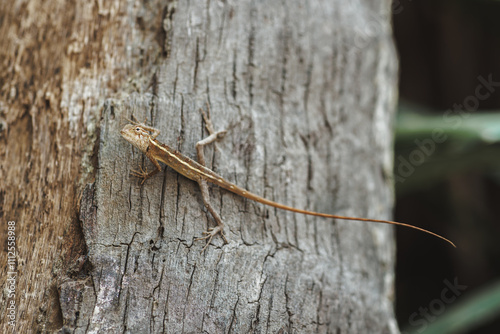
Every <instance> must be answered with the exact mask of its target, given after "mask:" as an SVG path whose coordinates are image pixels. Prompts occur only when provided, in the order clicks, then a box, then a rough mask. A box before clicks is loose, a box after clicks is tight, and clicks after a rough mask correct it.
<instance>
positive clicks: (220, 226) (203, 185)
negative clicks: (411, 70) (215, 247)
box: [195, 180, 227, 253]
mask: <svg viewBox="0 0 500 334" xmlns="http://www.w3.org/2000/svg"><path fill="white" fill-rule="evenodd" d="M198 184H199V186H200V190H201V197H202V199H203V203H204V204H205V207H206V208H207V210H208V211H209V212H210V214H211V215H212V217H213V218H214V220H215V221H216V222H217V226H216V227H213V228H209V229H208V230H207V231H205V232H203V234H205V236H203V237H200V238H196V239H195V241H198V240H206V239H208V240H207V244H206V245H205V247H203V249H202V250H201V252H202V253H203V252H204V251H205V249H206V248H207V247H208V245H210V242H211V241H212V238H213V237H214V236H216V235H217V234H219V233H220V235H221V237H222V239H224V242H225V243H227V239H226V236H225V235H224V223H222V219H221V218H220V216H219V214H218V213H217V211H215V210H214V208H213V207H212V205H211V204H210V195H209V192H208V185H207V182H206V181H205V180H199V181H198Z"/></svg>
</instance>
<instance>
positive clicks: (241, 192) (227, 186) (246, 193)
mask: <svg viewBox="0 0 500 334" xmlns="http://www.w3.org/2000/svg"><path fill="white" fill-rule="evenodd" d="M214 183H215V184H217V185H218V186H219V187H221V188H224V189H227V190H229V191H231V192H233V193H235V194H237V195H240V196H242V197H245V198H248V199H251V200H253V201H256V202H260V203H263V204H266V205H269V206H272V207H275V208H278V209H283V210H287V211H292V212H297V213H302V214H304V215H310V216H317V217H325V218H334V219H343V220H357V221H362V222H372V223H381V224H391V225H399V226H405V227H409V228H412V229H414V230H419V231H422V232H425V233H427V234H430V235H433V236H435V237H437V238H439V239H442V240H444V241H446V242H447V243H449V244H451V245H452V246H453V247H455V248H457V246H455V244H454V243H453V242H451V241H450V240H448V239H446V238H445V237H443V236H440V235H439V234H437V233H434V232H431V231H429V230H426V229H424V228H421V227H418V226H414V225H410V224H405V223H400V222H395V221H390V220H381V219H369V218H357V217H346V216H339V215H331V214H327V213H320V212H314V211H307V210H301V209H296V208H293V207H291V206H288V205H283V204H280V203H277V202H274V201H271V200H268V199H266V198H263V197H260V196H258V195H255V194H253V193H251V192H249V191H248V190H245V189H243V188H240V187H238V186H237V185H235V184H229V183H228V184H226V183H224V182H217V181H216V182H214Z"/></svg>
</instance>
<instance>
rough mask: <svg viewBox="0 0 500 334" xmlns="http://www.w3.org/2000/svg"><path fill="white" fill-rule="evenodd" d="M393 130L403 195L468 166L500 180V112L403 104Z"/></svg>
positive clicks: (398, 187)
mask: <svg viewBox="0 0 500 334" xmlns="http://www.w3.org/2000/svg"><path fill="white" fill-rule="evenodd" d="M395 132H396V140H395V164H394V173H395V180H396V190H397V191H398V193H399V194H404V193H406V192H411V191H414V190H416V189H421V188H423V187H427V186H430V185H432V184H433V183H435V182H439V181H441V180H442V179H444V178H446V177H448V176H449V175H450V174H453V173H458V172H463V171H466V170H474V171H479V172H483V173H484V172H486V173H489V174H490V175H491V176H492V177H493V178H494V179H496V180H498V181H499V182H500V178H499V177H498V176H499V175H500V174H499V173H498V171H500V113H496V112H474V113H463V114H462V115H460V114H457V113H453V112H451V110H449V111H443V112H439V113H436V112H431V111H430V110H426V109H424V108H422V107H416V106H413V105H411V104H405V103H401V104H400V106H399V112H398V116H397V121H396V131H395ZM436 138H440V139H442V140H436ZM417 158H418V159H417Z"/></svg>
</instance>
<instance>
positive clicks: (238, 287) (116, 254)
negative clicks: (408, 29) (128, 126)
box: [0, 0, 398, 333]
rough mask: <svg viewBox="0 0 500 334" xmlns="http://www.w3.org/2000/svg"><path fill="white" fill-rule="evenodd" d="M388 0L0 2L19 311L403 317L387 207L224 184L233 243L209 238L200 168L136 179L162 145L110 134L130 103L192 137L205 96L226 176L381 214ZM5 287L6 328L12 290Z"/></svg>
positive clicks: (116, 324) (131, 323)
mask: <svg viewBox="0 0 500 334" xmlns="http://www.w3.org/2000/svg"><path fill="white" fill-rule="evenodd" d="M389 9H390V1H388V0H385V1H379V2H374V1H368V0H365V1H362V2H355V3H352V2H349V1H341V0H335V1H326V0H323V1H320V0H317V1H307V2H302V1H286V2H285V1H280V2H279V1H265V2H264V1H251V0H246V1H238V2H231V1H207V2H186V1H148V2H141V3H139V2H125V1H109V2H104V1H103V2H100V1H97V2H83V1H82V2H78V3H76V4H70V3H66V2H56V1H45V2H43V3H42V2H34V1H11V2H9V5H8V6H2V9H0V11H1V12H0V15H1V20H0V22H1V26H0V36H1V37H0V43H1V45H3V46H4V47H3V48H2V50H1V51H0V54H1V56H2V57H1V58H2V59H3V60H2V63H1V66H2V70H1V73H0V78H1V80H2V81H1V82H0V88H1V105H0V117H1V124H0V125H1V130H2V132H0V141H1V146H0V156H1V162H0V164H1V165H0V177H1V180H2V181H1V182H2V183H1V186H0V205H1V207H0V209H1V210H0V219H1V220H2V230H3V231H6V222H7V221H9V220H12V221H16V224H17V225H16V228H17V229H16V233H17V234H16V236H17V238H18V239H17V241H18V243H17V251H18V261H19V264H18V268H17V270H18V279H17V283H16V284H17V285H16V292H17V293H16V297H15V300H16V303H17V304H16V306H17V309H16V312H17V313H16V314H17V319H16V328H17V330H18V331H19V332H31V331H32V330H33V329H37V330H39V331H42V332H44V331H47V332H52V331H56V330H59V329H61V328H64V329H65V330H67V331H68V332H74V333H84V332H88V333H105V332H110V333H115V332H127V333H161V332H164V333H184V332H186V333H201V332H207V333H248V332H257V333H333V332H342V333H346V332H347V333H364V332H370V333H396V332H398V329H397V325H396V323H395V320H394V314H393V305H392V302H393V297H394V296H393V281H394V273H393V267H394V242H393V233H392V229H391V227H389V226H383V225H377V224H366V223H357V222H342V221H329V220H325V219H319V218H313V217H308V216H307V217H306V216H302V215H298V214H292V213H288V212H283V211H280V210H275V209H273V208H268V207H264V206H263V205H260V204H256V203H253V202H251V201H248V200H244V199H242V198H239V197H237V196H235V195H233V194H231V193H229V192H227V191H224V190H220V189H218V188H216V187H214V188H212V189H211V195H212V200H213V204H214V205H215V207H216V208H217V210H218V211H219V212H220V215H221V217H222V218H223V220H224V221H225V223H226V229H225V231H226V236H227V238H228V239H229V244H225V245H224V244H223V242H222V240H221V239H220V238H216V239H215V240H214V241H213V242H212V244H211V245H210V246H209V247H208V248H207V250H206V252H205V253H200V250H201V249H202V247H203V246H204V243H203V242H200V241H197V242H196V241H194V239H195V238H196V237H198V236H200V235H201V232H202V231H204V230H205V229H206V228H207V227H208V226H211V225H213V224H214V222H213V221H212V219H211V217H210V216H209V214H208V213H207V212H206V211H205V210H204V208H203V204H202V201H201V197H200V192H199V189H198V187H197V185H196V184H195V183H194V182H192V181H190V180H187V179H185V178H183V177H181V176H179V175H178V174H176V173H175V172H173V171H172V170H170V169H166V171H165V172H164V173H160V174H157V175H156V176H155V177H153V178H152V179H150V180H148V181H147V182H146V183H145V184H144V185H143V186H142V187H141V186H140V185H139V183H138V181H137V180H136V179H133V178H131V177H129V175H128V174H129V172H130V170H131V169H132V168H136V167H137V166H138V165H139V164H142V163H145V164H146V166H149V168H151V165H150V163H149V162H148V161H146V160H147V159H145V157H143V156H142V154H140V152H138V151H137V150H135V149H132V147H131V146H130V145H129V144H128V143H127V142H125V141H124V140H123V139H121V137H120V136H119V129H120V128H121V127H122V126H123V125H124V124H125V123H126V121H125V118H126V117H130V115H132V114H133V115H134V116H135V117H137V118H139V119H144V118H146V117H147V118H148V121H149V122H150V123H152V124H153V125H154V126H156V127H158V128H159V129H161V131H162V134H161V135H160V137H159V138H158V139H160V140H161V141H163V142H165V143H168V144H169V145H171V146H173V147H174V148H176V149H178V150H180V151H181V152H183V153H184V154H186V155H188V156H191V157H194V156H195V149H194V144H195V143H196V141H198V140H200V139H201V138H203V137H204V136H205V135H206V131H205V130H204V126H203V122H202V118H201V114H200V112H199V108H201V107H204V105H205V102H206V101H208V102H209V103H210V106H211V116H212V120H213V122H214V125H215V127H216V129H227V130H228V134H227V136H226V138H225V139H224V140H222V141H220V142H218V143H217V144H216V145H215V147H216V148H211V149H208V150H207V153H208V157H210V158H209V159H208V160H209V161H208V163H209V165H210V166H209V167H212V168H213V169H215V170H216V171H217V172H218V173H220V174H221V175H223V176H224V177H225V178H227V179H228V180H230V181H232V182H234V183H236V184H238V185H240V186H243V187H245V188H247V189H249V190H251V191H252V192H255V193H256V194H261V195H264V196H265V197H267V198H269V199H272V200H275V201H277V202H281V203H285V204H289V205H292V206H295V207H298V208H304V209H309V210H314V211H321V212H329V213H337V214H344V215H354V216H369V217H374V218H382V219H384V218H389V217H390V212H391V206H392V188H391V181H392V176H391V175H392V154H391V151H392V149H391V148H392V134H391V122H392V115H393V111H394V106H395V98H396V71H397V60H396V56H395V52H394V47H393V42H392V35H391V26H390V10H389ZM93 158H95V159H94V160H93ZM94 177H95V178H94ZM85 184H87V185H86V186H85ZM83 188H85V189H84V190H83ZM78 203H79V205H78ZM78 208H79V211H78ZM1 241H2V245H6V241H7V240H6V234H5V233H2V240H1ZM1 264H2V268H4V267H6V257H5V256H3V257H2V259H1ZM6 278H7V277H2V281H1V283H2V286H3V287H4V291H5V287H7V284H8V282H7V280H6ZM0 301H1V304H0V307H1V310H2V318H1V320H0V321H1V322H2V328H3V329H4V332H6V330H9V329H10V327H9V325H8V324H7V323H6V320H7V319H6V317H4V316H3V315H4V314H6V312H7V311H6V307H7V305H8V302H9V298H8V297H7V295H6V294H5V293H4V294H3V295H2V296H1V300H0Z"/></svg>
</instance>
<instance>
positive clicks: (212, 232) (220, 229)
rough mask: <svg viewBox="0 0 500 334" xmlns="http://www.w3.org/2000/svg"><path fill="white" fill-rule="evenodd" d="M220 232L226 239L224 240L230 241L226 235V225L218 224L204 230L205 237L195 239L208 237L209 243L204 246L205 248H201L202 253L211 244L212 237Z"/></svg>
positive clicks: (200, 238)
mask: <svg viewBox="0 0 500 334" xmlns="http://www.w3.org/2000/svg"><path fill="white" fill-rule="evenodd" d="M218 233H220V235H221V237H222V239H224V242H225V243H228V242H227V239H226V236H225V235H224V226H223V225H218V226H216V227H214V228H209V229H208V231H205V232H203V234H205V236H204V237H199V238H196V239H194V240H195V241H199V240H206V239H208V241H207V244H206V245H205V247H203V249H202V250H201V253H203V252H204V251H205V249H206V248H207V247H208V245H210V242H212V238H213V237H214V236H216V235H217V234H218Z"/></svg>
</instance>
